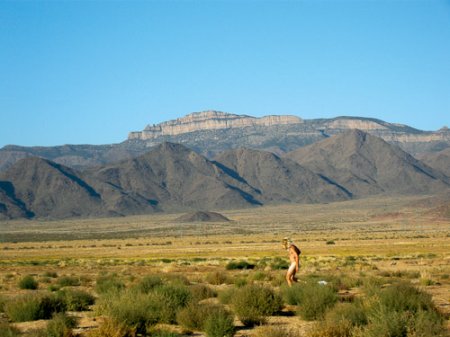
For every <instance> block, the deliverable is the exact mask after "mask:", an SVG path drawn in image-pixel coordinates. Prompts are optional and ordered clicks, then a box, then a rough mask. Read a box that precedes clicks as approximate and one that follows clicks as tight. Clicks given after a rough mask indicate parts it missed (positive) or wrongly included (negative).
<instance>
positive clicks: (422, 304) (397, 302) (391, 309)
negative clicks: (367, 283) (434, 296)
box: [363, 282, 445, 337]
mask: <svg viewBox="0 0 450 337" xmlns="http://www.w3.org/2000/svg"><path fill="white" fill-rule="evenodd" d="M367 318H368V325H367V327H366V328H365V329H364V330H363V336H364V337H375V336H393V337H396V336H417V337H418V336H420V337H428V336H429V337H431V336H444V335H445V333H444V330H445V328H444V324H443V322H444V318H443V316H442V315H441V314H440V313H439V312H438V311H437V309H436V307H435V305H434V303H433V302H432V300H431V296H430V295H429V294H427V293H425V292H423V291H421V290H419V289H417V288H415V287H414V286H412V285H411V284H409V283H405V282H401V283H397V284H394V285H392V286H390V287H388V288H386V289H383V290H381V291H379V293H378V296H377V300H376V301H375V302H374V303H373V304H372V305H371V306H370V308H369V310H368V313H367Z"/></svg>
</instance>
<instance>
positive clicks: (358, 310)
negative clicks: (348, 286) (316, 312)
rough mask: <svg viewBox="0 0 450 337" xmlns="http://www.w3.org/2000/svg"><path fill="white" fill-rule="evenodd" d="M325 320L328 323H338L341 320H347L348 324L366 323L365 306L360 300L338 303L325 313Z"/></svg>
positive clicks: (359, 324) (361, 324)
mask: <svg viewBox="0 0 450 337" xmlns="http://www.w3.org/2000/svg"><path fill="white" fill-rule="evenodd" d="M325 321H327V322H330V324H338V323H339V322H341V321H347V322H349V323H350V326H352V327H355V326H364V325H367V323H368V321H367V313H366V308H364V306H363V304H362V303H361V302H360V301H356V302H354V303H338V304H337V305H336V306H335V307H333V308H332V309H331V310H330V311H328V312H327V313H326V315H325Z"/></svg>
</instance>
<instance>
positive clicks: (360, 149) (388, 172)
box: [286, 130, 450, 196]
mask: <svg viewBox="0 0 450 337" xmlns="http://www.w3.org/2000/svg"><path fill="white" fill-rule="evenodd" d="M286 157H288V158H290V159H292V160H294V161H296V162H297V163H299V164H300V165H302V166H305V167H307V168H309V169H310V170H312V171H314V172H317V173H319V174H322V175H324V176H326V177H328V178H330V179H332V180H333V181H334V182H336V183H338V184H340V185H342V186H345V187H346V188H347V189H348V190H349V191H350V192H351V193H352V194H353V195H355V196H367V195H373V194H381V193H384V194H427V193H436V192H438V191H443V190H448V188H449V187H450V180H449V179H448V178H447V177H445V176H444V175H443V174H441V173H440V172H438V171H435V170H433V169H432V168H430V167H428V166H427V165H425V164H423V163H422V162H420V161H418V160H416V159H415V158H413V157H412V156H411V155H409V154H408V153H406V152H404V151H403V150H401V149H400V148H399V147H397V146H394V145H391V144H389V143H387V142H386V141H384V140H383V139H381V138H378V137H375V136H372V135H370V134H368V133H365V132H363V131H360V130H350V131H347V132H344V133H341V134H337V135H335V136H333V137H330V138H327V139H325V140H323V141H320V142H317V143H314V144H311V145H308V146H305V147H303V148H300V149H297V150H295V151H292V152H290V153H288V154H286Z"/></svg>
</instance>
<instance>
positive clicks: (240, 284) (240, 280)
mask: <svg viewBox="0 0 450 337" xmlns="http://www.w3.org/2000/svg"><path fill="white" fill-rule="evenodd" d="M247 284H248V280H247V278H245V277H236V278H235V279H234V285H235V286H236V287H243V286H246V285H247Z"/></svg>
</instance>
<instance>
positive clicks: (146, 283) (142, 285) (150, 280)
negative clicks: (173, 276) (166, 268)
mask: <svg viewBox="0 0 450 337" xmlns="http://www.w3.org/2000/svg"><path fill="white" fill-rule="evenodd" d="M162 284H163V280H162V278H161V277H160V276H158V275H147V276H144V277H143V278H142V279H141V280H140V281H139V283H138V284H137V289H138V290H139V291H140V292H142V293H144V294H148V293H149V292H150V291H152V290H153V289H155V287H157V286H160V285H162Z"/></svg>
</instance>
